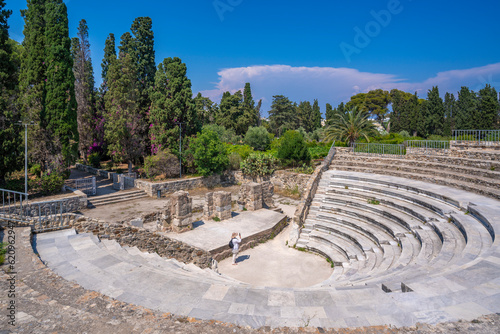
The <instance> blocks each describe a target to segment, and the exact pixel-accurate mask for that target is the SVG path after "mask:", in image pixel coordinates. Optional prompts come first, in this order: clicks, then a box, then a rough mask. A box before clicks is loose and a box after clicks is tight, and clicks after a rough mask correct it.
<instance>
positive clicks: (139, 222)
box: [130, 218, 144, 227]
mask: <svg viewBox="0 0 500 334" xmlns="http://www.w3.org/2000/svg"><path fill="white" fill-rule="evenodd" d="M130 225H131V226H134V227H143V226H144V220H142V218H136V219H132V220H131V221H130Z"/></svg>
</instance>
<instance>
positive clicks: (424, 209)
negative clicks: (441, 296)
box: [296, 157, 500, 292]
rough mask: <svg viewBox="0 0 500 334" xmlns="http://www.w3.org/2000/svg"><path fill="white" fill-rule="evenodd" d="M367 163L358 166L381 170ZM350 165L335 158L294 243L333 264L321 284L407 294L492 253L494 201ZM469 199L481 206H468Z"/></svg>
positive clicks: (497, 207)
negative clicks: (415, 285) (422, 283)
mask: <svg viewBox="0 0 500 334" xmlns="http://www.w3.org/2000/svg"><path fill="white" fill-rule="evenodd" d="M338 160H340V163H339V162H338ZM362 160H363V159H362V158H360V159H356V160H355V161H358V162H359V161H362ZM373 160H375V159H367V160H364V161H365V162H366V164H368V165H369V164H378V166H379V167H380V166H381V165H382V164H381V161H380V160H378V161H377V162H374V161H373ZM382 160H383V159H382ZM393 160H396V159H393ZM397 161H401V159H399V160H397ZM349 162H352V160H348V159H342V157H341V158H340V159H337V158H336V159H334V161H333V163H332V166H331V167H330V168H331V169H330V170H329V171H327V172H325V173H324V174H323V177H322V180H321V181H320V184H319V187H318V190H317V192H316V195H315V197H314V199H313V202H312V204H311V207H310V211H309V215H308V217H307V219H306V221H305V225H304V228H303V229H302V231H301V235H300V238H299V240H298V242H297V244H296V247H299V248H305V249H308V250H311V251H314V252H317V253H320V254H321V255H323V256H325V257H327V258H328V259H329V260H330V261H331V262H332V263H333V265H334V273H333V275H332V276H331V277H330V278H329V279H328V280H327V281H325V282H323V283H321V285H322V286H325V285H331V286H342V285H349V286H350V285H372V284H383V285H384V289H386V290H388V292H389V291H398V290H401V289H402V290H404V289H407V288H408V287H409V288H410V289H411V284H412V282H418V281H419V280H422V279H426V278H428V277H432V276H439V275H445V274H449V273H456V272H458V271H460V270H463V269H464V268H467V267H470V266H473V265H474V264H476V263H478V262H480V261H482V260H484V259H485V258H487V257H488V256H489V255H491V254H492V253H494V252H496V251H497V247H496V246H497V242H496V233H497V232H498V231H500V225H499V224H498V218H499V217H500V202H497V201H495V200H491V199H489V198H485V197H482V196H476V195H474V194H470V193H468V192H465V191H460V190H454V189H452V188H449V187H446V186H441V185H439V184H436V182H434V183H425V182H421V181H415V180H410V179H404V178H400V177H395V176H392V175H393V174H392V171H393V170H395V171H399V170H400V168H401V165H397V164H396V165H395V166H392V167H388V166H387V165H386V170H385V173H384V174H389V175H381V174H382V173H380V174H379V173H378V170H369V168H371V167H366V166H363V167H360V166H359V165H361V164H358V165H355V166H354V167H352V166H353V165H349ZM407 163H408V162H407ZM427 167H429V166H427ZM408 168H412V167H408ZM465 168H468V167H465ZM352 170H355V171H352ZM359 170H363V171H365V172H366V171H370V172H371V173H362V172H359ZM375 173H376V174H375ZM431 173H432V172H431ZM394 174H396V173H394ZM499 174H500V173H499ZM398 175H402V174H401V172H400V173H399V174H398ZM495 176H496V175H495ZM420 179H424V176H422V178H420ZM498 180H500V178H499V179H498ZM429 181H431V180H429ZM492 182H498V181H497V180H496V179H494V180H493V181H492ZM491 190H492V191H493V192H498V191H499V188H496V189H495V188H494V189H491ZM471 196H472V197H474V198H480V199H481V200H480V203H471V202H469V198H470V197H471ZM403 283H404V284H403ZM405 286H406V288H405Z"/></svg>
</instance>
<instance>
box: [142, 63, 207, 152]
mask: <svg viewBox="0 0 500 334" xmlns="http://www.w3.org/2000/svg"><path fill="white" fill-rule="evenodd" d="M186 73H187V67H186V64H184V63H183V62H182V61H181V59H180V58H177V57H175V58H165V59H164V60H163V62H162V63H161V64H159V65H158V70H157V71H156V75H155V85H154V87H155V88H154V89H152V90H151V96H150V98H151V111H150V113H149V122H150V125H149V127H150V128H149V134H150V139H151V145H152V147H151V150H152V152H155V151H158V149H160V148H161V147H163V148H169V149H170V150H172V151H173V152H177V151H178V147H179V146H178V145H179V144H178V140H179V128H180V126H179V125H178V124H177V123H179V122H181V123H183V124H182V136H183V137H184V136H186V135H188V136H189V135H192V134H195V133H196V132H197V131H199V130H200V128H201V127H200V123H199V120H198V119H197V117H196V109H195V107H194V106H193V103H192V95H193V93H192V91H191V80H189V79H188V78H187V76H186Z"/></svg>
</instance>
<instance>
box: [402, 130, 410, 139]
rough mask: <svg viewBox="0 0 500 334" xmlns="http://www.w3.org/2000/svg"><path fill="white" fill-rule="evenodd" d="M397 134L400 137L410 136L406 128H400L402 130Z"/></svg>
mask: <svg viewBox="0 0 500 334" xmlns="http://www.w3.org/2000/svg"><path fill="white" fill-rule="evenodd" d="M399 135H400V136H401V137H403V138H410V137H411V136H410V134H409V133H408V131H406V130H402V131H400V132H399Z"/></svg>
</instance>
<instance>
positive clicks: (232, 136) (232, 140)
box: [201, 124, 241, 144]
mask: <svg viewBox="0 0 500 334" xmlns="http://www.w3.org/2000/svg"><path fill="white" fill-rule="evenodd" d="M204 130H210V131H213V132H215V133H217V135H218V136H219V139H220V140H221V141H222V142H223V143H228V144H238V143H240V142H241V137H240V136H238V135H236V133H235V132H234V130H233V129H229V130H228V129H226V128H225V127H223V126H222V125H217V124H207V125H204V126H203V128H202V129H201V131H202V132H203V131H204Z"/></svg>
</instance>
